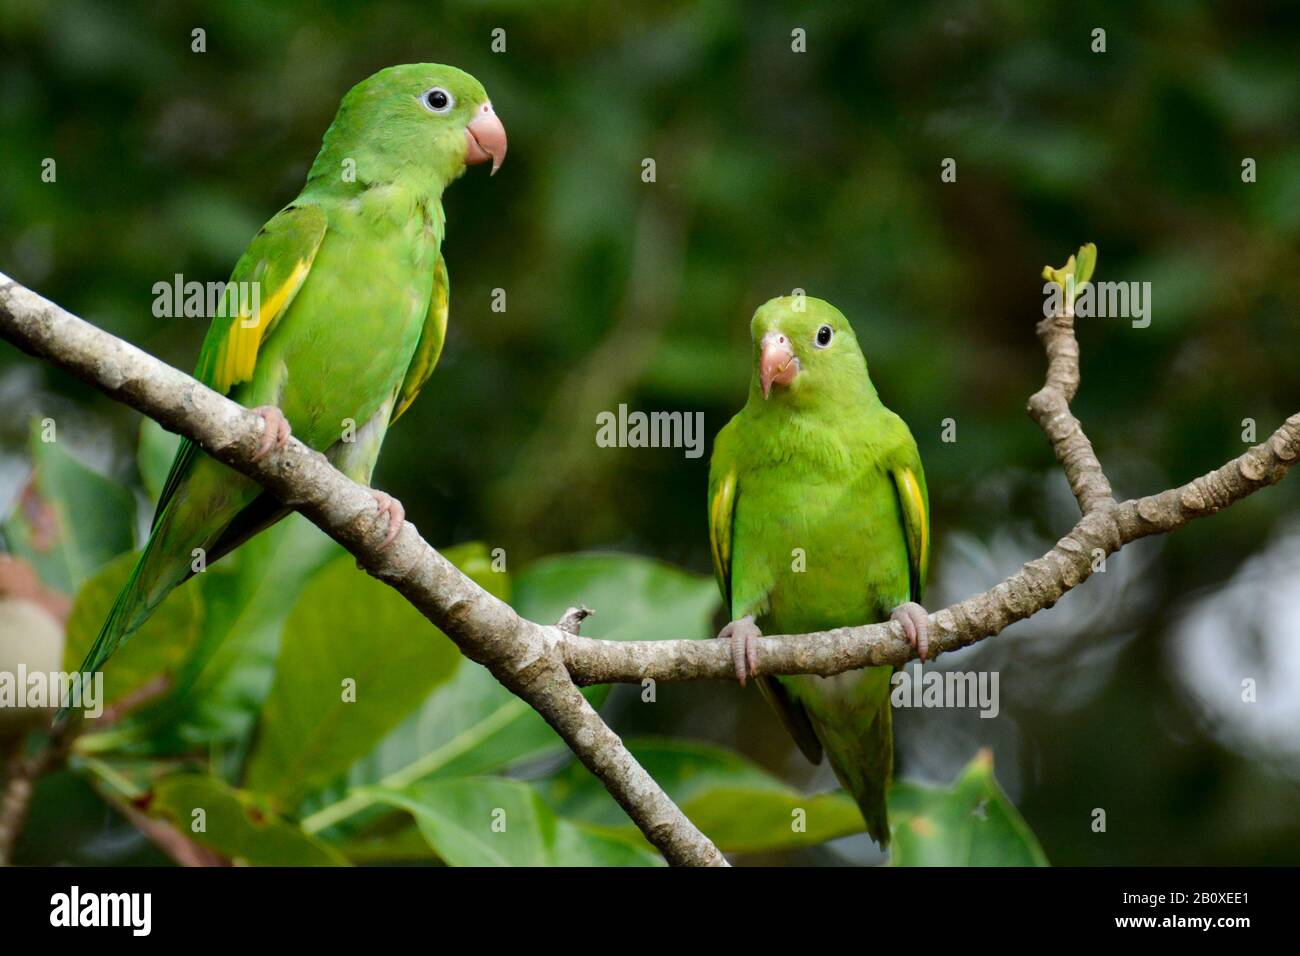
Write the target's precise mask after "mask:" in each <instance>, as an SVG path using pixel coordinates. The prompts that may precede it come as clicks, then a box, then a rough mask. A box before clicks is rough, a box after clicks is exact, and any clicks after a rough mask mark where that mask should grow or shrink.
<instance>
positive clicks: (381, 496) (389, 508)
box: [370, 488, 406, 548]
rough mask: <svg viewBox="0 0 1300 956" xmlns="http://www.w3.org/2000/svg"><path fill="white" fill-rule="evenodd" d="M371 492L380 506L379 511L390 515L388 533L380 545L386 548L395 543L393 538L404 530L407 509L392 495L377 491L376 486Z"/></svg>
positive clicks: (376, 503)
mask: <svg viewBox="0 0 1300 956" xmlns="http://www.w3.org/2000/svg"><path fill="white" fill-rule="evenodd" d="M370 493H371V494H372V495H374V498H375V505H376V506H377V507H378V508H379V513H380V514H381V515H388V534H386V535H384V543H383V544H381V545H380V547H381V548H386V547H388V546H389V545H390V544H392V543H393V539H394V538H396V537H397V535H398V532H400V531H401V530H402V525H403V524H405V523H406V509H405V508H403V507H402V503H401V502H400V501H398V500H397V499H396V498H394V497H393V496H392V495H388V494H385V493H384V492H382V491H376V490H375V489H374V488H371V489H370Z"/></svg>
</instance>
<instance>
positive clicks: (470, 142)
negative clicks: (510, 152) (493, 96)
mask: <svg viewBox="0 0 1300 956" xmlns="http://www.w3.org/2000/svg"><path fill="white" fill-rule="evenodd" d="M465 147H466V148H465V165H466V166H474V165H476V164H478V163H486V162H487V161H488V160H492V175H493V176H495V175H496V172H497V170H498V169H500V168H501V164H502V163H503V162H505V158H506V128H505V127H504V126H502V125H501V120H499V119H497V114H496V112H495V111H494V110H493V109H492V104H491V103H484V104H483V106H482V107H481V108H480V109H479V112H478V115H477V116H475V117H474V118H473V119H472V120H470V121H469V125H468V126H466V127H465Z"/></svg>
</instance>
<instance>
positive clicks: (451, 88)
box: [83, 63, 506, 671]
mask: <svg viewBox="0 0 1300 956" xmlns="http://www.w3.org/2000/svg"><path fill="white" fill-rule="evenodd" d="M505 153H506V135H505V129H504V127H502V125H501V122H500V120H498V119H497V117H496V114H495V112H494V111H493V108H492V104H491V102H490V101H489V100H488V97H487V93H485V92H484V90H483V87H482V85H481V84H480V83H479V82H478V81H477V80H476V79H474V77H472V76H470V75H469V74H467V73H464V72H462V71H461V70H458V69H455V68H453V67H450V66H441V65H438V64H431V63H420V64H410V65H406V66H394V67H390V68H389V69H386V70H381V71H380V72H378V73H376V74H375V75H373V76H371V77H370V78H369V79H366V80H363V81H362V82H361V83H358V84H357V85H356V86H354V87H353V88H352V89H351V90H350V91H349V92H348V93H347V95H346V96H344V97H343V101H342V103H341V104H340V105H339V110H338V114H337V115H336V116H335V118H334V122H333V124H331V126H330V128H329V129H328V130H327V131H326V133H325V137H324V140H323V142H322V144H321V150H320V153H319V155H318V156H317V157H316V161H315V162H314V163H313V164H312V167H311V170H310V172H309V173H308V174H307V183H306V185H305V186H304V187H303V189H302V192H301V193H300V194H299V195H298V198H297V199H295V200H294V201H293V202H291V203H289V205H287V206H285V207H284V208H283V209H281V210H280V211H279V212H278V213H277V214H276V215H275V217H274V218H272V219H271V221H270V222H268V223H267V224H266V225H265V226H263V227H262V229H261V230H260V231H259V232H258V233H257V235H256V236H254V237H253V240H252V242H251V243H250V244H249V246H248V249H247V250H245V252H244V254H243V256H241V257H240V259H239V261H238V262H237V263H236V264H235V269H234V272H233V274H232V275H231V279H230V285H229V286H228V287H227V295H226V298H225V300H224V301H225V307H224V308H223V309H222V310H221V312H222V314H221V315H219V316H218V317H215V318H213V320H212V324H211V327H210V328H209V330H208V333H207V337H206V338H205V339H204V342H203V348H202V351H201V352H200V353H199V361H198V367H197V369H196V371H195V376H196V377H197V378H198V379H199V380H200V381H202V382H203V383H204V384H206V385H209V386H210V387H212V388H214V389H216V390H217V391H219V392H222V393H224V394H226V395H228V396H230V397H231V398H232V399H234V400H235V401H237V402H240V403H241V404H243V405H246V406H248V407H250V408H255V409H256V410H257V411H258V413H259V414H261V415H262V417H263V419H264V420H265V423H266V430H265V437H264V439H263V443H262V449H261V451H262V454H266V453H267V452H269V451H270V449H271V448H272V446H274V445H283V444H284V442H285V441H287V440H288V436H289V423H290V422H291V423H292V424H293V430H294V434H295V435H296V436H297V437H298V438H299V440H301V441H302V442H304V443H305V444H307V445H309V446H311V447H312V448H315V449H317V450H318V451H321V452H323V453H324V454H325V455H326V456H328V458H329V459H330V460H331V461H332V462H333V463H334V465H335V466H336V467H338V468H339V469H340V470H342V471H343V472H344V473H345V474H346V475H348V477H350V478H352V479H354V480H355V481H358V482H361V483H362V484H369V481H370V475H371V472H372V471H373V470H374V467H375V461H376V459H377V458H378V456H379V449H380V445H381V444H382V443H383V440H384V435H385V433H386V432H387V431H388V428H389V426H390V425H392V423H393V422H394V421H396V420H397V418H398V417H399V416H401V414H402V413H403V412H404V411H405V410H406V408H407V407H408V406H409V405H410V404H411V402H412V401H414V399H415V397H416V395H417V394H418V393H419V391H420V389H421V387H422V386H423V385H424V383H425V381H426V380H427V379H428V378H429V375H430V373H431V372H432V371H433V367H434V365H436V364H437V361H438V356H439V353H440V352H441V351H442V345H443V338H444V335H445V333H446V329H447V309H448V294H449V287H448V281H447V268H446V265H445V264H444V262H443V258H442V252H441V245H442V239H443V231H444V223H445V220H444V217H443V211H442V192H443V189H445V188H446V187H447V186H448V185H449V184H450V183H451V182H452V181H453V180H455V179H456V178H458V177H459V176H460V175H461V174H462V173H463V172H464V171H465V168H466V166H467V165H471V164H475V163H486V162H491V163H492V171H493V172H494V173H495V172H496V169H497V167H498V166H499V165H500V164H501V161H502V159H503V158H504V156H505ZM241 284H245V285H242V286H241ZM250 302H252V303H255V304H256V306H257V308H256V309H253V308H251V307H250V306H249V303H250ZM375 497H376V503H377V505H378V507H379V510H380V512H383V513H387V516H388V521H389V532H388V535H389V537H388V540H389V541H391V540H392V538H393V537H395V536H396V534H397V532H398V531H399V530H400V529H401V526H402V522H403V520H404V512H403V510H402V507H401V505H400V504H399V503H398V502H396V501H395V500H393V499H392V498H390V497H388V496H387V495H384V494H383V493H382V492H375ZM287 513H288V509H286V508H285V507H284V506H283V505H282V504H281V503H280V502H279V501H277V500H276V499H275V498H274V497H272V496H271V495H269V494H267V493H266V492H265V491H263V490H262V488H261V487H260V486H259V485H257V484H256V483H255V482H253V481H252V480H250V479H248V478H245V477H244V476H242V475H240V474H238V473H237V472H235V471H233V470H231V469H230V468H227V467H226V466H225V465H222V464H220V463H218V462H217V461H215V460H214V459H212V458H209V457H208V456H207V455H205V454H203V453H202V451H201V450H200V449H199V448H198V447H197V446H195V445H194V444H192V443H191V442H189V441H188V440H185V441H182V442H181V445H180V448H179V450H178V451H177V454H176V458H175V460H174V462H173V463H172V467H171V472H170V474H169V475H168V478H167V481H166V484H165V485H164V487H163V491H162V495H161V497H160V499H159V501H158V508H157V511H156V512H155V514H154V519H153V528H152V531H151V532H150V535H149V540H148V542H147V543H146V544H145V547H144V551H143V553H142V554H141V555H140V558H139V561H138V562H137V563H136V565H135V569H134V571H133V572H132V573H131V576H130V578H129V580H128V581H127V583H126V585H125V587H124V588H123V589H122V592H121V594H120V595H119V596H118V598H117V601H116V603H115V604H114V606H113V609H112V611H111V612H110V614H109V616H108V619H107V620H106V621H105V623H104V626H103V629H102V630H101V631H100V633H99V636H98V638H97V639H96V641H95V644H94V646H93V647H92V649H91V651H90V653H89V655H88V656H87V658H86V662H85V664H84V665H83V670H85V671H94V670H97V669H98V668H99V667H100V666H102V665H103V663H104V662H105V661H106V660H107V659H108V657H109V656H110V655H111V654H112V653H113V651H114V650H115V649H116V648H117V647H118V645H119V644H121V643H122V641H123V640H124V639H125V638H126V637H127V636H128V635H129V634H130V633H131V632H132V631H134V630H135V629H136V628H138V627H139V626H140V624H142V623H143V622H144V620H145V619H146V618H147V617H148V616H149V614H150V612H151V611H152V610H153V609H154V608H155V607H157V605H158V603H159V602H160V601H162V599H163V598H164V597H165V596H166V595H167V593H168V592H169V591H171V590H172V588H174V587H176V586H177V585H178V584H180V583H181V582H183V581H184V580H186V579H187V578H188V577H190V576H191V575H192V574H193V573H194V572H195V571H196V570H198V569H200V565H199V562H200V561H202V562H205V563H206V564H211V563H212V562H213V561H216V560H218V559H219V558H220V557H221V556H222V555H224V554H227V553H228V552H230V551H231V550H232V549H234V548H236V547H238V546H239V545H240V544H241V543H243V542H244V541H246V540H247V539H248V538H250V537H252V536H253V535H255V534H257V533H258V532H259V531H261V530H263V529H264V528H266V527H268V526H270V525H271V524H273V523H275V522H276V521H278V520H279V519H280V518H282V517H284V515H285V514H287ZM197 549H201V550H197Z"/></svg>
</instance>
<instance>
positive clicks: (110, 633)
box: [81, 530, 190, 673]
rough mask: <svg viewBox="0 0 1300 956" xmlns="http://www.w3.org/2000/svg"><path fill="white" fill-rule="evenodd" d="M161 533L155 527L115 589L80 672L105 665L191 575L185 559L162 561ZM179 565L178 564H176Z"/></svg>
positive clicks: (95, 669)
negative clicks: (129, 572)
mask: <svg viewBox="0 0 1300 956" xmlns="http://www.w3.org/2000/svg"><path fill="white" fill-rule="evenodd" d="M161 537H162V535H160V534H159V533H158V531H157V530H155V532H154V533H153V534H151V535H150V536H149V540H148V542H146V543H145V546H144V551H142V552H141V553H140V557H139V558H138V559H137V560H136V562H135V567H133V568H132V569H131V574H130V576H129V577H128V578H127V579H126V584H124V585H123V586H122V590H121V591H119V592H118V595H117V600H116V601H114V602H113V608H112V610H111V611H109V612H108V617H107V618H106V619H105V620H104V626H103V627H101V628H100V629H99V635H98V636H97V637H96V638H95V643H94V644H92V645H91V647H90V652H89V653H88V654H87V655H86V659H85V661H83V662H82V665H81V670H82V672H83V673H94V672H95V671H98V670H99V669H100V668H101V667H103V666H104V663H105V662H106V661H107V660H108V659H109V658H110V657H111V656H112V655H113V652H114V651H116V650H117V649H118V647H119V646H121V644H122V642H123V641H125V640H126V639H127V638H128V637H130V636H131V634H132V633H133V632H134V631H135V630H136V629H137V628H139V627H140V625H141V624H143V623H144V622H145V621H146V620H147V619H148V617H149V615H150V614H151V613H153V610H154V608H156V607H157V606H158V605H159V604H160V603H162V599H163V598H165V597H166V596H167V595H168V594H169V593H170V592H171V590H172V588H174V587H176V585H178V584H180V583H181V582H182V581H184V580H185V579H186V578H187V577H189V574H190V567H189V564H188V562H177V561H176V560H174V559H173V560H171V561H165V560H163V555H162V554H161V553H160V552H161V551H162V549H161V548H160V547H159V541H160V538H161ZM178 564H179V567H177V565H178Z"/></svg>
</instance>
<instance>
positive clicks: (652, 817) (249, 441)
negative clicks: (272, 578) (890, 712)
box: [0, 274, 726, 866]
mask: <svg viewBox="0 0 1300 956" xmlns="http://www.w3.org/2000/svg"><path fill="white" fill-rule="evenodd" d="M0 336H3V337H4V338H6V339H8V340H9V341H10V342H13V343H14V344H15V345H17V346H18V347H19V348H21V349H23V350H25V351H27V352H30V353H32V354H35V355H39V356H41V357H43V358H45V359H47V360H49V361H50V362H51V363H53V364H54V365H57V366H59V367H60V368H63V369H65V370H67V371H69V372H71V373H72V374H73V375H75V376H77V377H78V378H80V379H82V380H83V381H85V382H87V383H88V384H90V385H92V386H94V387H96V388H98V389H100V390H101V391H103V392H104V393H105V394H107V395H108V396H109V397H110V398H114V399H116V400H118V401H121V402H123V403H125V404H127V405H130V406H131V407H133V408H135V409H137V410H139V411H141V412H143V413H144V414H146V415H148V416H150V417H151V418H153V419H155V420H156V421H158V422H159V423H160V424H162V425H163V426H164V427H166V428H168V429H170V430H171V431H174V432H179V433H180V434H182V435H185V436H186V437H188V438H190V439H192V440H193V441H195V442H196V443H197V444H198V445H199V446H200V447H201V448H202V449H203V450H204V451H206V452H207V453H208V454H209V455H211V456H212V457H213V458H216V459H217V460H218V461H221V462H224V463H225V464H227V465H229V466H230V467H232V468H234V469H235V470H236V471H239V472H242V473H243V474H245V475H247V476H248V477H250V478H252V479H253V480H254V481H256V482H258V483H259V484H261V485H262V486H263V487H264V488H266V489H267V490H268V491H270V492H271V493H272V494H274V495H275V496H276V497H278V498H279V499H280V500H281V501H282V502H284V503H285V504H287V505H289V506H290V507H293V508H295V509H297V510H298V511H300V512H302V513H303V514H304V515H306V516H307V518H308V519H310V520H311V521H312V522H313V523H314V524H316V525H317V526H318V527H319V528H320V529H321V530H323V531H324V532H325V533H326V534H328V535H329V536H330V537H331V538H333V539H334V540H335V541H337V542H339V544H341V545H343V547H345V548H347V549H348V550H349V551H350V552H352V554H354V555H355V556H356V558H357V560H358V563H359V564H360V565H361V566H362V567H363V568H365V570H366V571H368V572H369V573H370V574H372V575H374V576H375V577H377V578H379V579H380V580H381V581H384V582H386V583H387V584H389V585H391V586H392V587H394V588H396V589H397V590H398V591H399V592H400V593H401V594H402V595H403V596H404V597H405V598H406V599H407V600H408V601H410V602H411V604H412V605H413V606H414V607H415V608H416V609H417V610H419V611H420V612H421V613H422V614H424V615H425V617H427V618H428V619H429V620H430V621H432V622H433V623H434V624H436V625H437V626H438V627H439V628H441V629H442V630H443V631H444V632H445V633H446V634H447V636H448V637H450V638H451V639H452V640H453V641H454V642H455V643H456V645H457V646H458V647H459V648H460V649H461V651H462V652H463V653H464V654H465V655H466V656H467V657H469V658H470V659H472V660H475V661H477V662H478V663H480V664H482V665H484V666H485V667H487V668H488V670H490V671H491V672H492V674H493V676H495V677H496V678H497V680H499V681H500V682H501V683H502V684H504V685H505V686H506V687H507V688H509V689H510V690H511V691H513V692H514V693H515V694H517V695H518V696H519V697H521V698H523V699H524V700H525V701H527V702H528V703H529V704H530V705H532V707H533V708H534V709H535V710H537V712H538V713H539V714H541V715H542V717H543V718H544V719H545V720H546V722H547V723H549V724H550V725H551V726H552V727H553V728H554V729H555V731H556V733H558V734H559V735H560V737H561V738H562V739H563V740H564V742H565V743H566V744H568V746H569V748H570V749H571V750H572V751H573V752H574V754H575V755H577V757H578V759H579V760H581V761H582V763H583V764H584V765H585V766H586V767H587V769H588V770H590V771H591V772H592V773H593V774H595V775H596V777H597V778H599V779H600V781H601V782H602V783H603V784H604V785H605V787H606V789H608V790H609V792H610V793H611V794H612V795H613V797H614V799H615V800H617V801H618V803H619V805H620V806H622V807H623V809H624V810H625V811H626V812H627V814H628V816H630V817H631V818H632V820H633V821H634V822H635V823H636V824H637V826H638V827H640V828H641V831H642V832H643V833H644V834H645V835H646V838H647V839H648V840H649V841H650V842H651V843H652V844H653V845H654V846H655V847H657V848H658V849H659V850H660V852H662V853H663V854H664V856H665V858H667V860H668V861H669V862H670V863H674V864H687V865H715V866H725V865H726V860H725V858H724V857H723V856H722V854H721V853H720V852H719V851H718V849H717V847H715V846H714V845H713V843H712V842H710V841H709V840H708V838H707V837H705V836H704V834H702V833H701V832H700V831H699V830H698V829H696V828H695V826H694V825H692V824H691V822H690V821H689V820H688V819H687V818H686V816H685V814H683V813H682V811H681V810H680V809H679V808H678V807H677V806H676V804H674V803H673V802H672V801H671V800H670V799H669V798H668V795H667V794H666V793H664V791H663V789H662V788H661V787H660V786H659V785H658V784H657V783H655V781H654V780H653V778H651V776H650V775H649V774H648V773H646V771H645V769H644V768H643V767H641V765H640V764H638V763H637V762H636V760H635V759H634V758H633V757H632V755H631V754H630V753H629V752H628V750H627V748H626V747H624V746H623V743H622V741H621V740H620V739H619V738H618V736H617V735H616V734H615V733H614V732H613V731H612V730H610V729H609V728H608V727H607V726H606V725H605V723H604V721H602V720H601V718H600V715H598V714H597V713H596V711H595V710H594V709H592V707H591V705H590V704H589V703H587V700H586V698H585V697H583V696H582V694H581V692H580V691H579V690H578V688H577V687H576V686H575V685H574V683H573V681H572V680H571V679H570V678H569V675H568V672H567V671H566V670H565V668H564V662H563V658H562V656H561V654H560V649H559V637H560V631H559V629H558V628H556V627H553V626H552V627H543V626H542V625H539V624H535V623H533V622H531V621H527V620H524V619H523V618H520V617H519V616H518V615H517V614H515V612H514V610H513V609H511V607H510V606H509V605H507V604H506V603H504V602H503V601H500V600H498V599H497V598H495V597H493V596H492V595H490V594H488V593H487V592H486V591H484V590H483V589H482V588H480V587H479V586H478V585H477V584H475V583H474V582H473V581H471V580H470V579H469V578H467V577H466V576H465V575H463V574H462V573H461V572H460V571H459V570H458V569H457V568H456V567H455V566H454V565H452V564H451V563H450V562H449V561H447V559H446V558H444V557H443V556H442V555H441V554H439V553H438V552H437V551H436V550H434V548H433V547H431V546H430V545H429V544H428V542H426V541H425V540H424V539H423V538H422V537H420V534H419V532H418V531H417V530H416V528H415V526H414V525H413V524H411V523H409V522H408V523H407V524H406V525H405V526H404V527H403V528H402V530H401V531H400V532H399V534H398V535H397V537H396V539H394V541H393V542H392V544H391V545H389V546H388V547H386V548H385V547H383V542H384V537H385V533H386V526H387V518H386V517H382V516H380V515H379V514H378V512H377V509H376V505H375V500H374V498H373V497H372V496H371V494H370V493H369V492H368V491H367V490H366V489H365V488H363V487H362V486H361V485H358V484H356V483H355V482H353V481H351V480H349V479H348V478H347V477H345V476H344V475H343V474H342V473H341V472H339V471H337V470H336V469H335V468H334V467H333V466H332V465H330V463H329V462H328V461H327V460H326V459H325V456H324V455H322V454H320V453H319V452H316V451H313V450H312V449H310V448H308V447H307V446H305V445H303V444H302V443H301V442H299V441H297V440H296V439H290V440H289V442H288V444H286V446H285V447H284V448H283V449H282V450H280V451H278V452H274V451H273V452H272V453H271V454H268V455H267V456H266V457H264V458H261V459H255V458H254V455H255V454H256V452H257V447H258V441H259V436H260V433H261V430H262V428H263V427H264V425H263V422H262V419H261V418H260V417H259V416H257V415H256V414H254V413H252V412H250V411H248V410H246V409H244V408H242V407H240V406H239V405H237V404H235V403H234V402H232V401H231V400H230V399H228V398H226V397H224V396H222V395H219V394H218V393H216V392H214V391H212V390H211V389H209V388H207V387H205V386H204V385H202V384H200V383H199V382H197V381H195V380H194V379H193V378H191V377H190V376H188V375H186V374H184V373H183V372H179V371H177V370H176V369H174V368H171V367H170V366H168V365H166V364H165V363H163V362H160V361H158V360H157V359H156V358H154V357H152V356H150V355H148V354H146V353H145V352H142V351H141V350H140V349H137V348H136V347H135V346H133V345H130V344H128V343H126V342H124V341H122V340H121V339H118V338H115V337H114V336H112V335H110V334H108V333H107V332H104V331H102V330H100V329H97V328H95V327H94V326H93V325H90V324H89V323H87V322H84V321H82V320H81V319H79V318H77V317H76V316H74V315H71V314H70V313H68V312H66V311H64V310H63V309H61V308H59V307H58V306H57V305H55V304H54V303H52V302H49V301H48V300H46V299H43V298H41V297H40V296H39V295H37V294H36V293H34V292H32V291H31V290H29V289H26V288H24V287H23V286H21V285H20V284H18V283H17V282H15V281H13V280H12V279H10V278H9V277H8V276H5V275H3V274H0Z"/></svg>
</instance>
